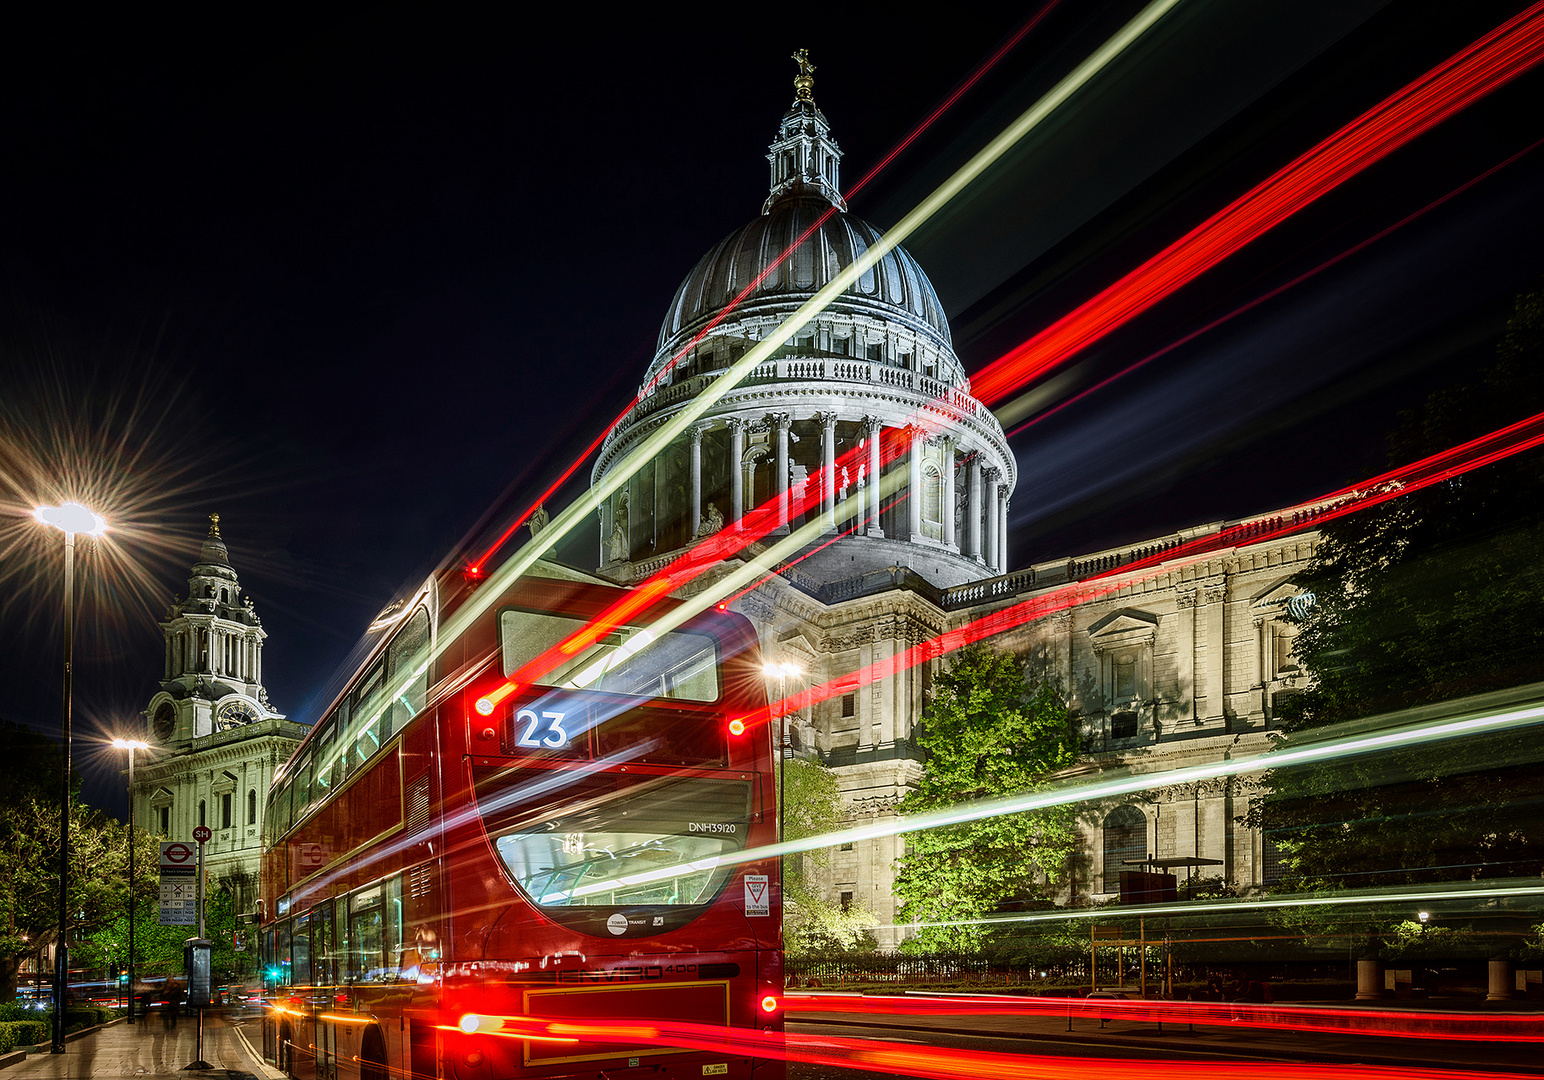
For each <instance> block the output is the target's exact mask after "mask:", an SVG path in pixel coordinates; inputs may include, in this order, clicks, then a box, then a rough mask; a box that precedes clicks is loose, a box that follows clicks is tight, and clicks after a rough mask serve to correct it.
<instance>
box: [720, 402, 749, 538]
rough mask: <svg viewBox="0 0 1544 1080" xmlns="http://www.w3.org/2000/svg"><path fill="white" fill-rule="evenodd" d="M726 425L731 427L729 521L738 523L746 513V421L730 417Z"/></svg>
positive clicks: (725, 422) (732, 523)
mask: <svg viewBox="0 0 1544 1080" xmlns="http://www.w3.org/2000/svg"><path fill="white" fill-rule="evenodd" d="M724 426H725V427H727V428H728V429H729V523H730V524H731V525H738V524H739V523H740V518H741V517H743V516H744V514H745V469H744V467H743V466H742V465H741V459H743V458H744V457H745V421H744V420H740V419H738V418H736V417H730V418H729V419H728V420H726V421H724Z"/></svg>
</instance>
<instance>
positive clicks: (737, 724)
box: [729, 717, 745, 735]
mask: <svg viewBox="0 0 1544 1080" xmlns="http://www.w3.org/2000/svg"><path fill="white" fill-rule="evenodd" d="M729 734H731V735H744V734H745V721H744V720H741V719H739V718H738V717H737V718H735V719H734V720H731V721H729Z"/></svg>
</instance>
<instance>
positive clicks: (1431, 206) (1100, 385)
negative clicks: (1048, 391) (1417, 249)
mask: <svg viewBox="0 0 1544 1080" xmlns="http://www.w3.org/2000/svg"><path fill="white" fill-rule="evenodd" d="M1540 146H1544V139H1540V140H1539V141H1538V142H1535V143H1532V144H1530V145H1528V146H1525V147H1523V149H1521V150H1519V151H1518V152H1517V153H1515V154H1513V155H1512V156H1511V157H1509V158H1507V159H1506V160H1505V161H1500V162H1497V163H1496V164H1495V165H1492V166H1491V167H1490V168H1488V169H1486V170H1485V171H1484V172H1482V173H1480V174H1479V175H1478V176H1475V177H1472V178H1470V179H1469V180H1466V181H1464V183H1462V184H1460V185H1459V186H1458V187H1456V188H1454V189H1453V190H1452V191H1450V192H1448V193H1447V194H1446V195H1443V196H1442V197H1441V198H1439V199H1435V200H1433V201H1432V202H1429V203H1427V204H1426V205H1425V206H1423V207H1421V208H1420V209H1419V210H1417V211H1415V212H1414V213H1412V214H1407V215H1406V216H1404V217H1402V218H1400V219H1399V220H1398V221H1396V222H1394V224H1392V225H1390V226H1388V227H1387V228H1384V229H1380V230H1379V231H1378V232H1376V233H1374V234H1373V235H1372V236H1369V237H1368V238H1367V239H1365V240H1363V241H1361V242H1360V243H1358V244H1354V245H1352V246H1351V247H1349V248H1347V249H1346V250H1345V251H1342V252H1341V253H1340V254H1339V255H1336V256H1335V257H1334V258H1331V259H1327V260H1325V261H1324V262H1322V263H1320V264H1319V265H1318V266H1315V267H1314V268H1313V269H1312V270H1307V271H1305V272H1303V273H1301V274H1299V275H1298V276H1297V277H1295V278H1293V279H1292V280H1291V281H1288V282H1284V283H1283V284H1281V285H1278V286H1276V287H1275V288H1274V289H1271V290H1270V291H1268V292H1264V293H1261V294H1260V295H1259V296H1257V297H1255V298H1254V299H1253V300H1251V301H1249V302H1248V303H1247V304H1243V305H1241V306H1239V307H1236V308H1234V309H1233V310H1232V311H1230V312H1228V313H1227V314H1226V315H1223V316H1221V317H1219V318H1216V319H1213V320H1212V321H1211V322H1209V323H1207V324H1206V325H1205V326H1202V327H1199V328H1198V329H1195V330H1192V331H1191V332H1190V333H1188V334H1186V335H1185V336H1183V337H1181V338H1179V339H1178V340H1176V341H1172V342H1170V343H1169V344H1167V345H1165V346H1164V347H1163V348H1161V349H1159V350H1158V351H1157V352H1153V353H1148V354H1147V355H1146V356H1144V357H1143V358H1142V359H1140V360H1138V361H1137V362H1136V363H1134V364H1131V365H1130V366H1128V367H1125V368H1123V369H1121V370H1120V371H1117V372H1116V373H1115V374H1113V375H1111V376H1109V377H1108V378H1104V379H1101V380H1099V381H1098V382H1097V383H1095V384H1094V385H1093V386H1090V387H1088V388H1087V389H1086V390H1081V391H1079V392H1078V393H1076V394H1074V395H1073V396H1072V397H1070V398H1067V399H1066V400H1065V401H1059V402H1057V403H1056V404H1055V405H1053V406H1052V407H1051V408H1049V409H1046V410H1045V411H1044V412H1042V413H1039V414H1037V415H1035V416H1032V417H1030V418H1029V419H1028V420H1025V421H1024V422H1023V423H1022V424H1019V425H1018V426H1017V427H1015V428H1013V430H1011V431H1009V432H1008V438H1010V439H1011V438H1013V436H1015V435H1017V434H1018V433H1019V432H1021V431H1024V430H1027V429H1028V428H1031V427H1034V426H1035V425H1036V424H1038V423H1040V422H1041V421H1042V420H1049V419H1050V418H1051V417H1053V416H1055V415H1056V414H1057V413H1059V412H1061V411H1062V410H1063V409H1066V408H1069V407H1070V406H1073V405H1076V404H1077V403H1078V402H1080V401H1082V400H1083V399H1084V398H1086V397H1088V396H1090V395H1091V394H1096V393H1098V392H1099V391H1100V390H1103V389H1104V388H1105V387H1106V386H1109V385H1110V384H1111V383H1113V382H1115V381H1116V380H1118V379H1122V378H1124V377H1125V376H1127V375H1130V374H1131V373H1132V372H1133V371H1136V370H1137V369H1138V368H1141V367H1146V366H1147V365H1148V364H1150V363H1152V362H1153V361H1154V360H1157V359H1159V358H1160V357H1163V356H1167V355H1168V354H1169V353H1171V352H1173V351H1174V350H1175V349H1177V348H1179V347H1180V346H1182V345H1186V344H1188V343H1189V342H1192V341H1194V340H1195V339H1196V338H1198V337H1200V336H1201V335H1202V334H1205V333H1208V332H1210V331H1212V330H1215V329H1217V327H1219V326H1221V325H1223V324H1224V323H1227V322H1231V321H1232V320H1233V319H1236V318H1238V317H1239V316H1240V315H1243V314H1244V313H1246V312H1248V311H1252V310H1253V309H1254V308H1257V307H1259V306H1260V305H1261V304H1263V303H1265V302H1266V301H1267V300H1270V299H1272V298H1274V297H1277V296H1280V295H1281V294H1282V293H1284V292H1286V291H1287V290H1288V289H1291V288H1293V287H1295V286H1297V285H1301V284H1302V283H1303V282H1305V281H1307V280H1308V279H1309V278H1312V277H1316V276H1318V275H1319V274H1322V273H1323V272H1324V271H1326V270H1328V269H1330V268H1331V267H1333V266H1336V265H1338V264H1340V263H1342V262H1344V261H1345V260H1347V259H1349V258H1350V257H1351V256H1353V255H1355V254H1356V253H1357V252H1359V251H1362V250H1363V249H1365V248H1368V247H1371V246H1372V245H1373V244H1376V243H1377V242H1378V241H1379V240H1382V239H1383V238H1384V237H1386V236H1388V235H1389V234H1390V233H1394V232H1398V231H1399V230H1400V229H1402V228H1404V227H1405V226H1406V225H1408V224H1410V223H1411V222H1412V221H1415V220H1416V219H1418V218H1421V217H1424V216H1425V215H1427V214H1429V213H1430V212H1431V211H1433V210H1435V209H1437V208H1438V207H1439V206H1442V205H1443V204H1445V203H1447V202H1450V201H1451V200H1453V199H1455V198H1457V197H1458V196H1459V195H1462V194H1463V193H1464V192H1466V191H1468V190H1469V189H1470V188H1472V187H1474V186H1475V185H1476V184H1478V183H1481V182H1482V181H1484V180H1487V179H1489V178H1490V177H1491V176H1494V175H1495V174H1496V173H1498V172H1500V171H1501V170H1502V169H1504V168H1506V167H1507V166H1508V165H1510V164H1512V163H1513V162H1514V161H1516V160H1517V159H1518V158H1521V157H1526V156H1527V155H1528V154H1530V153H1532V152H1533V151H1534V150H1537V149H1538V148H1539V147H1540Z"/></svg>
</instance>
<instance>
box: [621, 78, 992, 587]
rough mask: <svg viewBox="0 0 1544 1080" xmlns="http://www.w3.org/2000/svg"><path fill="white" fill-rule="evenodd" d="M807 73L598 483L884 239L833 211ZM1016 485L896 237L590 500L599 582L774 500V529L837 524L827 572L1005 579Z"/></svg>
mask: <svg viewBox="0 0 1544 1080" xmlns="http://www.w3.org/2000/svg"><path fill="white" fill-rule="evenodd" d="M811 70H813V69H812V68H810V67H809V65H808V64H807V62H804V63H802V64H801V74H800V78H799V79H797V80H795V89H796V92H797V95H798V96H797V98H796V100H795V101H794V103H793V105H792V107H791V108H790V109H789V111H788V113H787V115H785V116H784V117H783V121H782V123H781V125H780V127H779V130H778V136H777V138H776V139H775V140H774V141H773V143H772V145H771V147H770V151H769V153H768V155H767V160H768V162H769V165H770V167H771V185H770V193H769V195H768V198H767V201H766V203H765V205H764V206H763V209H762V213H761V215H760V216H759V217H757V218H756V219H754V220H753V221H751V222H750V223H749V224H747V225H745V226H743V227H741V228H739V229H737V230H735V231H734V232H733V233H731V234H730V235H729V236H728V237H726V238H725V239H724V240H723V241H721V242H720V243H718V244H717V245H715V246H714V247H713V249H712V250H710V251H709V252H708V253H707V255H705V256H704V257H703V259H702V260H701V261H700V262H699V263H698V264H697V266H696V267H695V268H694V269H693V270H692V271H691V273H690V274H689V275H688V276H687V278H686V280H685V281H684V282H683V283H682V284H681V286H680V288H679V289H678V290H677V291H676V294H675V298H674V300H673V301H672V303H671V306H670V310H669V313H668V314H667V316H666V318H665V322H664V325H663V326H662V327H661V329H660V334H659V341H658V346H657V350H656V354H655V358H654V361H653V363H652V364H651V366H650V368H649V370H648V372H647V374H646V376H645V380H644V382H643V385H642V387H641V388H640V391H639V397H638V400H637V402H636V404H635V405H634V407H633V409H632V410H631V411H630V412H629V413H628V414H627V416H626V417H625V418H624V419H623V420H622V421H621V422H620V423H619V424H618V425H617V426H616V427H615V428H614V429H613V430H612V432H611V433H610V434H609V436H608V438H607V441H606V444H605V446H604V447H603V449H602V451H601V455H600V458H599V460H598V461H597V463H596V466H595V470H594V473H593V478H594V479H595V480H599V479H600V478H601V477H603V476H604V475H605V474H606V473H607V472H609V471H610V470H611V469H613V468H616V467H617V466H619V465H620V463H621V462H622V461H623V460H624V459H625V458H626V457H627V456H628V454H629V452H630V451H631V450H632V449H633V448H635V447H636V446H637V445H639V444H640V443H641V442H643V441H644V440H645V439H646V438H647V437H648V436H649V434H650V433H652V432H653V431H654V430H656V429H657V428H658V427H660V426H662V425H663V424H665V423H666V422H667V421H668V420H669V418H670V417H671V416H672V415H674V414H675V413H676V412H678V411H679V410H680V409H681V408H683V407H685V406H686V404H687V403H689V402H690V401H691V400H692V399H694V398H695V397H696V396H697V394H698V393H699V392H701V390H702V389H703V388H704V387H705V386H707V385H708V384H709V383H710V382H711V381H712V380H713V379H714V377H715V376H716V374H717V373H718V372H720V371H722V370H723V369H725V368H727V367H729V366H730V365H732V364H733V363H735V362H736V361H737V360H738V359H740V358H741V357H742V356H743V355H744V354H745V352H746V351H747V350H749V349H750V348H752V347H753V346H754V345H755V344H756V343H757V342H760V341H764V340H766V339H767V338H768V337H770V336H772V335H773V334H775V333H777V332H778V328H779V327H780V326H781V325H782V323H783V320H784V319H785V318H786V317H787V316H788V315H790V314H791V313H793V312H794V311H795V310H797V309H798V308H799V307H800V306H801V305H802V304H804V303H805V302H806V301H808V300H809V299H810V298H811V297H813V296H814V295H815V294H816V293H817V292H819V291H820V290H821V289H822V288H823V287H824V286H825V285H826V284H827V283H828V282H830V281H831V280H832V279H833V278H834V277H835V276H836V275H837V274H839V273H840V272H841V271H842V270H843V269H845V268H846V267H847V266H849V265H851V264H852V263H853V262H854V261H855V260H856V259H857V258H859V257H861V256H862V255H863V254H864V252H865V251H867V250H868V249H869V248H870V247H871V246H873V245H874V244H876V243H878V242H879V240H880V238H881V234H880V232H879V231H878V230H877V229H875V228H874V226H872V225H870V224H868V223H867V222H865V221H863V220H861V219H859V218H857V217H855V216H853V215H851V214H849V213H847V212H846V204H845V202H844V201H843V200H842V197H841V194H840V191H839V187H838V180H839V171H838V165H839V162H840V158H841V152H840V150H839V149H838V147H837V145H836V143H835V141H834V140H832V139H831V137H830V126H829V124H828V123H827V121H826V119H825V117H824V115H822V114H821V112H820V110H819V109H818V108H816V107H815V104H814V101H813V98H812V90H811V86H812V81H813V80H812V79H810V78H809V75H808V72H809V71H811ZM800 238H803V240H802V243H798V246H797V247H796V248H795V250H793V252H792V254H786V253H787V252H788V251H789V249H790V248H791V247H794V245H795V243H796V242H798V241H799V240H800ZM785 254H786V257H785ZM742 294H743V295H742ZM736 297H739V302H738V303H737V304H736V305H735V307H734V309H733V310H732V311H730V312H728V313H727V315H726V314H725V308H727V307H728V306H729V305H730V304H731V302H733V301H734V300H735V298H736ZM705 328H710V329H707V332H706V333H705V334H704V329H705ZM698 335H702V337H701V340H696V339H697V338H698ZM694 341H695V344H693V342H694ZM677 356H679V359H678V360H676V362H675V363H673V364H672V363H671V360H672V358H675V357H677ZM839 462H845V464H842V465H839V464H838V463H839ZM1015 480H1016V466H1015V463H1014V458H1013V455H1012V453H1011V452H1010V451H1009V449H1008V445H1007V441H1006V439H1005V438H1004V436H1003V432H1002V428H1001V427H1000V425H999V424H998V423H997V420H996V418H995V417H994V416H993V415H992V413H991V412H990V410H988V409H986V408H985V407H984V406H983V405H981V404H980V403H979V402H978V401H976V400H975V399H974V398H973V397H972V396H971V394H970V384H969V381H968V380H967V379H966V377H965V374H964V372H963V370H962V368H961V365H960V362H959V359H958V358H957V357H956V356H955V354H954V350H953V347H952V344H951V340H950V333H949V324H948V321H947V319H946V317H945V316H944V313H943V309H942V305H941V304H940V303H939V300H938V296H937V294H936V293H935V292H934V290H933V286H932V284H931V283H930V282H929V281H928V278H927V275H926V274H925V273H924V272H923V271H922V268H921V267H920V266H919V265H918V264H917V262H916V260H915V259H914V258H912V256H911V255H910V254H908V253H907V252H906V251H905V250H904V249H902V248H899V247H897V248H895V249H893V250H892V251H890V252H889V253H888V254H886V255H885V256H884V257H883V258H882V259H881V260H880V261H879V262H878V263H877V264H876V265H875V266H874V267H873V268H872V269H871V270H869V271H868V272H867V273H865V274H863V275H861V276H860V277H859V278H858V280H857V281H856V282H855V283H854V284H853V285H852V286H851V287H850V288H848V289H847V290H846V291H845V292H843V293H842V294H840V295H839V296H838V298H837V299H836V300H834V301H833V302H832V303H831V304H830V305H829V307H827V309H826V310H825V311H824V312H823V313H822V314H821V315H820V316H818V317H817V318H816V319H814V320H813V321H812V322H810V323H809V324H808V325H806V326H805V327H803V328H802V329H801V330H800V331H799V332H798V334H797V335H796V336H795V337H793V338H791V339H789V340H788V341H786V342H784V343H783V344H782V345H781V347H780V348H779V350H778V351H777V353H776V354H775V355H774V356H773V357H772V358H771V359H769V360H767V361H766V362H764V363H762V364H760V365H758V366H757V367H756V368H754V369H753V370H752V371H751V372H750V374H749V375H748V376H747V377H746V378H745V380H744V381H743V382H741V383H740V384H739V385H738V386H736V387H735V388H734V389H733V390H731V391H730V392H728V393H727V394H725V395H724V396H723V397H722V398H720V399H719V400H718V401H717V402H715V404H714V405H713V407H712V408H711V409H709V410H708V412H706V413H705V414H704V415H703V417H702V419H701V421H700V422H699V423H698V424H696V425H695V426H693V427H692V428H690V429H688V431H687V433H686V435H685V436H683V437H682V438H681V439H680V440H678V441H677V442H676V443H675V444H673V445H672V446H671V447H670V448H669V449H668V450H667V451H666V452H665V453H664V454H661V455H660V456H659V457H658V458H656V459H655V460H654V461H651V462H649V463H647V464H645V465H644V467H643V468H642V469H640V470H639V471H638V472H636V473H635V474H634V475H633V476H632V477H631V479H630V480H629V481H628V483H627V484H626V485H625V486H624V487H623V488H622V489H621V490H619V491H618V492H617V493H616V494H614V495H613V496H612V497H611V498H609V499H607V500H605V501H604V502H603V503H602V505H601V506H600V507H599V510H600V515H601V522H600V525H601V545H600V562H601V565H602V567H603V568H610V569H608V571H607V573H608V576H613V577H616V578H618V579H619V580H627V579H629V578H635V577H636V576H639V574H641V573H643V572H645V570H646V568H648V567H649V564H651V563H653V561H654V560H656V559H658V558H660V557H662V556H665V555H666V554H667V553H669V552H672V551H675V550H678V549H680V548H682V547H684V546H686V545H687V544H690V543H691V542H692V541H693V540H695V539H696V538H698V537H699V536H703V535H706V534H708V533H710V532H714V531H716V530H717V529H718V528H721V527H723V526H724V525H725V524H730V525H732V524H734V523H736V522H738V521H739V520H740V519H741V518H742V517H743V516H744V514H745V513H746V512H747V511H748V510H750V509H752V508H754V507H757V506H763V505H769V504H770V505H773V506H775V507H776V511H777V528H776V531H777V532H778V533H781V534H786V533H788V532H789V531H790V530H792V529H797V528H799V527H801V526H804V525H808V524H811V523H812V521H811V519H812V518H814V517H815V516H817V515H818V517H819V519H820V531H821V532H822V533H827V534H835V533H838V532H844V533H846V532H850V533H851V535H849V536H845V537H843V538H842V539H841V540H839V541H838V542H837V544H836V545H835V546H836V547H838V548H840V549H841V553H840V554H839V555H835V556H833V555H828V554H823V558H824V559H825V561H826V562H827V563H829V564H830V565H829V566H828V567H827V570H828V571H830V572H840V573H842V575H843V576H846V574H848V573H852V572H864V571H866V570H869V569H872V568H875V567H877V566H886V565H907V566H917V567H918V568H919V569H922V567H923V566H925V567H926V569H923V570H922V572H924V573H925V574H926V576H928V577H929V578H931V579H933V580H934V581H935V584H938V585H940V586H948V585H954V584H959V583H962V582H965V581H971V580H977V579H979V578H982V577H987V576H992V575H995V574H1000V573H1003V572H1005V571H1006V569H1007V565H1008V558H1007V542H1006V535H1007V516H1008V499H1009V497H1010V495H1011V493H1012V491H1013V487H1014V483H1015ZM817 483H818V484H819V485H820V488H819V489H818V490H815V489H812V488H811V487H810V486H809V485H812V484H817ZM790 493H792V494H794V495H803V496H805V498H802V499H798V500H793V499H791V498H790ZM801 506H803V507H809V510H808V511H807V512H803V513H801V512H799V511H798V510H797V509H796V508H797V507H801ZM821 543H822V544H825V541H821ZM838 562H839V563H840V564H841V566H840V568H838V566H837V563H838ZM919 563H920V564H921V565H919ZM817 572H818V571H817ZM822 576H825V574H824V573H822Z"/></svg>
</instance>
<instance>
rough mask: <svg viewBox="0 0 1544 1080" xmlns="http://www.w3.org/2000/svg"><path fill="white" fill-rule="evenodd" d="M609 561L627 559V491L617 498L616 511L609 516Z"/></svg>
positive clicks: (623, 560)
mask: <svg viewBox="0 0 1544 1080" xmlns="http://www.w3.org/2000/svg"><path fill="white" fill-rule="evenodd" d="M609 554H610V561H611V562H614V563H616V562H625V561H626V560H627V555H628V551H627V493H626V492H623V493H622V497H621V498H620V499H618V500H617V508H616V513H614V514H613V515H612V517H611V550H610V552H609Z"/></svg>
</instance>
